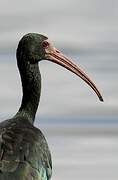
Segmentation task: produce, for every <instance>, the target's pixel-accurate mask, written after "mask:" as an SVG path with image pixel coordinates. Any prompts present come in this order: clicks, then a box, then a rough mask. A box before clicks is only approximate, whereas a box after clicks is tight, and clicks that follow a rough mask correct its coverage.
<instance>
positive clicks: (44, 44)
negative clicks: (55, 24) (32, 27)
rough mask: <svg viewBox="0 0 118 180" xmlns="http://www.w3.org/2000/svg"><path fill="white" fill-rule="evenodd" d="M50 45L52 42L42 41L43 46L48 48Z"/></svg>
mask: <svg viewBox="0 0 118 180" xmlns="http://www.w3.org/2000/svg"><path fill="white" fill-rule="evenodd" d="M49 45H50V44H49V42H47V41H43V43H42V46H43V48H48V46H49Z"/></svg>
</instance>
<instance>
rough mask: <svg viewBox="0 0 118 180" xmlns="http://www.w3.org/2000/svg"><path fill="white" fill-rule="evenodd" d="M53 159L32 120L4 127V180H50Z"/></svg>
mask: <svg viewBox="0 0 118 180" xmlns="http://www.w3.org/2000/svg"><path fill="white" fill-rule="evenodd" d="M51 169H52V163H51V155H50V151H49V148H48V145H47V142H46V140H45V138H44V136H43V134H42V133H41V131H40V130H39V129H37V128H35V127H34V126H33V125H32V124H31V123H30V122H29V121H28V120H26V119H23V118H20V117H19V118H18V117H17V118H13V119H10V120H7V121H4V122H3V123H1V124H0V180H48V179H50V177H51Z"/></svg>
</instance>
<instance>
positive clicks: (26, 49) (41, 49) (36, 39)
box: [17, 33, 103, 101]
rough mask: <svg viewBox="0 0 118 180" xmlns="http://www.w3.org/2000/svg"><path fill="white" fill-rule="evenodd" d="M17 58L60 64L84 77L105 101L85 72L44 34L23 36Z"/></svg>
mask: <svg viewBox="0 0 118 180" xmlns="http://www.w3.org/2000/svg"><path fill="white" fill-rule="evenodd" d="M17 59H20V60H21V59H24V60H25V61H27V62H28V63H30V64H36V63H38V62H39V61H41V60H48V61H51V62H54V63H56V64H59V65H61V66H63V67H64V68H66V69H68V70H69V71H71V72H73V73H75V74H76V75H77V76H79V77H80V78H81V79H83V80H84V81H85V82H86V83H87V84H88V85H89V86H90V87H91V88H92V89H93V90H94V91H95V93H96V94H97V96H98V98H99V99H100V101H103V98H102V96H101V94H100V92H99V90H98V89H97V87H96V85H95V84H94V83H93V81H92V80H91V79H90V78H89V77H88V76H87V75H86V74H85V72H84V71H83V70H82V69H81V68H80V67H79V66H78V65H76V64H74V63H73V62H72V61H71V60H70V59H69V58H67V57H66V56H64V55H63V54H62V53H61V52H60V51H59V50H57V49H56V48H55V47H54V46H53V44H52V43H51V42H50V41H49V40H48V38H47V37H46V36H44V35H41V34H37V33H29V34H26V35H25V36H23V38H22V39H21V40H20V42H19V45H18V48H17Z"/></svg>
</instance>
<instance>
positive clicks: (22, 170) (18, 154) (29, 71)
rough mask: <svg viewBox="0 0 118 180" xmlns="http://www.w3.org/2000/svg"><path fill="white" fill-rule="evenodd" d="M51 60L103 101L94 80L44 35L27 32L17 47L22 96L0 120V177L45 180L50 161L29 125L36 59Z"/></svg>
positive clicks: (37, 87)
mask: <svg viewBox="0 0 118 180" xmlns="http://www.w3.org/2000/svg"><path fill="white" fill-rule="evenodd" d="M42 59H47V60H49V61H52V62H55V63H57V64H60V65H61V66H64V67H65V68H67V69H69V70H70V71H72V72H73V73H75V74H76V75H78V76H80V77H81V78H82V79H83V80H84V81H85V82H86V83H88V84H89V85H90V86H91V88H92V89H93V90H94V91H95V93H96V94H97V95H98V97H99V99H100V100H101V101H103V99H102V96H101V95H100V93H99V91H98V89H97V88H96V86H95V85H94V83H93V82H92V81H91V80H90V79H89V78H88V76H86V75H85V73H84V72H83V71H82V70H81V69H80V68H79V67H77V66H76V65H75V64H73V63H72V62H70V61H69V60H68V59H67V58H66V57H65V56H64V55H62V54H61V53H60V52H59V51H58V50H56V49H55V48H54V47H53V46H52V45H51V43H50V42H49V41H48V38H47V37H45V36H43V35H40V34H36V33H30V34H27V35H25V36H24V37H23V38H22V39H21V40H20V42H19V45H18V48H17V64H18V68H19V72H20V75H21V81H22V89H23V98H22V103H21V106H20V108H19V111H18V112H17V113H16V115H15V116H14V117H13V118H11V119H8V120H6V121H3V122H2V123H0V180H49V179H50V177H51V174H52V162H51V155H50V151H49V148H48V145H47V142H46V139H45V137H44V135H43V134H42V132H41V131H40V130H39V129H37V128H36V127H34V126H33V123H34V120H35V115H36V111H37V108H38V104H39V99H40V92H41V75H40V71H39V67H38V62H39V61H41V60H42Z"/></svg>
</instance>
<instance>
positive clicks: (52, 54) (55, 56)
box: [45, 45, 103, 101]
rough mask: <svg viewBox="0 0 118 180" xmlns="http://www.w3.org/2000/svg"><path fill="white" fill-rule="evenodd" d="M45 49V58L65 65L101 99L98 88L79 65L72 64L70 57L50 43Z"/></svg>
mask: <svg viewBox="0 0 118 180" xmlns="http://www.w3.org/2000/svg"><path fill="white" fill-rule="evenodd" d="M45 51H46V54H45V58H46V60H49V61H51V62H54V63H56V64H59V65H61V66H63V67H65V68H66V69H68V70H69V71H71V72H73V73H75V74H76V75H77V76H79V77H80V78H81V79H83V80H84V81H85V82H86V83H87V84H88V85H89V86H90V87H91V88H92V89H93V90H94V92H95V93H96V94H97V96H98V98H99V100H100V101H103V98H102V96H101V94H100V92H99V90H98V89H97V87H96V85H95V84H94V83H93V82H92V80H91V79H90V78H89V77H88V76H87V75H86V74H85V72H84V71H83V70H82V69H81V68H80V67H79V66H77V65H76V64H74V63H73V62H72V61H71V60H70V59H68V58H67V57H66V56H64V55H63V54H62V53H61V52H59V51H58V50H57V49H56V48H54V47H53V46H51V45H50V46H49V47H47V48H46V49H45Z"/></svg>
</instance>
